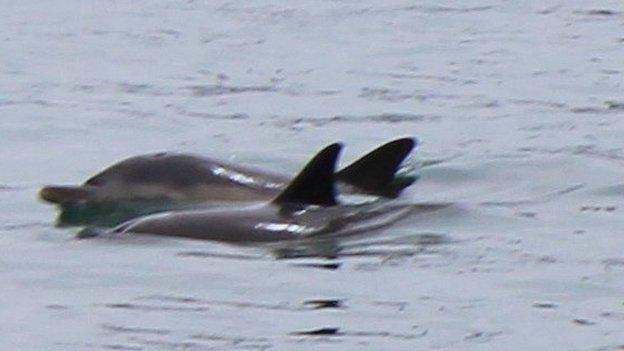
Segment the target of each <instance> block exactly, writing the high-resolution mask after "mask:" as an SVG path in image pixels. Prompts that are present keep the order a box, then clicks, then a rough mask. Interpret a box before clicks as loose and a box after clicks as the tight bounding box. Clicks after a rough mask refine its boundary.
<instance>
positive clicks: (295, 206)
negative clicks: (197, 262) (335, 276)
mask: <svg viewBox="0 0 624 351" xmlns="http://www.w3.org/2000/svg"><path fill="white" fill-rule="evenodd" d="M341 148H342V146H341V145H340V144H337V143H336V144H331V145H329V146H327V147H325V148H324V149H323V150H321V151H320V152H319V153H318V154H317V155H316V156H314V158H312V160H311V161H309V163H308V164H307V165H306V166H305V167H304V168H303V170H302V171H301V172H300V173H299V174H298V175H297V176H296V177H295V178H294V180H292V181H291V182H290V183H289V184H288V185H287V186H286V187H285V188H283V190H282V191H281V192H279V193H278V194H277V196H275V197H274V198H273V199H272V200H270V201H268V202H264V203H261V204H256V205H253V206H245V207H234V208H220V209H208V210H188V211H172V212H165V213H159V214H152V215H148V216H144V217H139V218H136V219H133V220H130V221H128V222H126V223H123V224H121V225H119V226H118V227H116V228H114V229H112V230H111V231H110V233H115V234H126V233H134V234H149V235H159V236H173V237H183V238H191V239H200V240H214V241H221V242H228V243H238V244H249V243H267V242H277V241H284V240H293V239H304V238H315V237H326V236H328V235H329V236H336V235H337V236H343V235H349V234H357V233H361V232H363V231H367V230H369V229H378V228H380V227H385V226H387V225H390V224H392V223H394V222H395V221H397V220H399V219H401V218H404V217H405V216H407V215H409V214H410V213H411V212H412V211H413V210H414V209H416V207H414V206H412V205H392V204H390V205H388V204H386V205H385V206H384V205H380V204H379V203H377V202H373V203H369V204H359V205H353V206H351V205H342V204H339V203H338V201H337V200H336V195H335V182H336V176H335V173H334V168H335V164H336V160H337V158H338V154H339V152H340V150H341ZM444 206H445V205H428V206H420V207H419V208H418V209H419V210H423V209H424V210H437V209H438V208H440V207H444Z"/></svg>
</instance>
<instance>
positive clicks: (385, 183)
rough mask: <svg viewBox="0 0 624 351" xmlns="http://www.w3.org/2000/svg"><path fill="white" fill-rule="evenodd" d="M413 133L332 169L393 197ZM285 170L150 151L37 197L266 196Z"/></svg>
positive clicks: (354, 186) (359, 187) (354, 184)
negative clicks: (279, 172)
mask: <svg viewBox="0 0 624 351" xmlns="http://www.w3.org/2000/svg"><path fill="white" fill-rule="evenodd" d="M415 144H416V142H415V140H414V139H412V138H401V139H397V140H393V141H391V142H389V143H386V144H384V145H382V146H380V147H378V148H377V149H375V150H373V151H372V152H370V153H368V154H366V155H365V156H363V157H361V158H360V159H359V160H357V161H355V162H354V163H353V164H351V165H349V166H348V167H346V168H344V169H343V170H341V171H339V172H337V173H335V174H334V177H335V178H336V180H338V181H339V182H341V183H343V184H345V185H346V187H347V188H349V189H348V190H351V191H352V192H361V193H366V194H371V195H378V196H383V197H389V198H394V197H397V196H398V195H399V194H400V192H401V191H402V190H403V189H404V188H406V187H408V186H409V185H411V184H412V183H413V182H414V181H415V180H416V179H415V177H413V176H412V177H401V178H395V173H396V172H397V170H398V169H399V166H400V165H401V163H402V162H403V160H404V159H405V157H406V156H407V155H408V154H409V153H410V152H411V150H412V149H413V148H414V146H415ZM288 182H289V178H288V177H287V176H284V175H280V174H276V173H272V172H268V171H263V170H259V169H254V168H250V167H242V166H238V165H233V164H230V163H227V162H222V161H218V160H214V159H210V158H205V157H201V156H197V155H190V154H176V153H155V154H147V155H141V156H135V157H131V158H128V159H126V160H123V161H121V162H118V163H116V164H114V165H112V166H110V167H108V168H106V169H104V170H103V171H101V172H100V173H98V174H96V175H94V176H93V177H91V178H89V179H88V180H87V181H86V182H85V183H84V184H82V185H77V186H74V185H69V186H62V185H50V186H44V187H43V188H42V189H41V190H40V192H39V196H40V198H41V199H42V200H44V201H46V202H50V203H53V204H59V205H71V204H84V203H87V204H116V203H124V202H150V201H152V202H170V203H178V202H203V201H257V200H267V199H270V198H272V197H274V196H275V195H277V194H278V193H279V192H280V191H282V190H283V189H284V188H285V186H286V185H287V184H288Z"/></svg>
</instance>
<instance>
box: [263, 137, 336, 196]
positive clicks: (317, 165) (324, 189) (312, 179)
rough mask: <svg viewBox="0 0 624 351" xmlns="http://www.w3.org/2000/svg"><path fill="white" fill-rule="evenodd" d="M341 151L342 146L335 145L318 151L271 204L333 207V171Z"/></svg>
mask: <svg viewBox="0 0 624 351" xmlns="http://www.w3.org/2000/svg"><path fill="white" fill-rule="evenodd" d="M341 149H342V145H341V144H339V143H335V144H331V145H329V146H327V147H325V148H324V149H323V150H321V151H319V153H317V154H316V156H314V157H313V158H312V160H310V161H309V162H308V164H307V165H306V166H305V167H304V168H303V170H301V172H299V174H298V175H297V176H296V177H295V179H294V180H293V181H292V182H290V184H288V186H287V187H286V189H284V191H282V192H281V193H280V194H279V195H278V196H277V197H276V198H275V200H273V202H274V203H277V204H284V203H297V204H307V205H319V206H333V205H335V204H336V196H335V189H334V170H335V168H336V160H337V159H338V154H339V153H340V150H341Z"/></svg>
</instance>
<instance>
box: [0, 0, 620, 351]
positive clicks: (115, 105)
mask: <svg viewBox="0 0 624 351" xmlns="http://www.w3.org/2000/svg"><path fill="white" fill-rule="evenodd" d="M0 8H1V13H2V20H0V43H1V45H0V48H1V51H0V303H1V305H2V307H1V308H0V340H2V348H3V349H6V350H37V351H42V350H59V351H60V350H63V351H67V350H156V351H160V350H192V351H195V350H198V351H199V350H436V349H437V350H450V349H452V350H593V351H608V350H622V349H623V348H624V250H623V249H624V212H623V211H624V3H623V2H622V1H621V0H617V1H615V0H613V1H609V0H602V1H597V0H582V1H581V0H569V1H554V0H545V1H506V0H491V1H483V0H481V1H471V0H465V1H450V0H449V1H433V0H423V1H395V0H390V1H381V2H379V1H370V0H359V1H349V0H335V1H320V0H315V1H312V0H309V1H308V0H303V1H296V2H294V1H269V0H267V1H220V0H217V1H192V0H188V1H173V0H150V1H147V0H134V1H113V0H94V1H78V0H50V1H32V0H30V1H9V0H4V1H0ZM402 136H416V137H417V138H418V140H419V141H420V144H419V146H418V148H417V150H416V151H415V152H414V155H413V157H412V159H411V160H410V162H411V164H414V165H417V167H419V169H420V170H419V174H420V176H421V178H420V180H419V181H418V182H417V183H416V184H415V185H414V186H413V187H411V188H410V189H409V190H408V191H407V192H405V193H404V194H403V197H402V198H401V199H399V200H398V201H405V202H408V203H426V202H448V203H452V205H451V206H450V207H447V208H445V209H442V210H440V211H436V212H432V213H427V214H422V215H418V216H411V217H410V218H407V219H406V220H404V221H402V222H400V223H397V225H395V226H393V227H391V228H389V229H387V230H385V231H384V232H381V233H375V234H371V235H365V236H362V237H358V238H354V239H353V240H350V241H348V242H345V243H342V244H341V245H340V247H338V248H332V250H334V251H335V253H334V254H333V255H329V256H327V255H326V256H315V255H307V256H306V255H301V256H305V257H289V256H283V255H282V256H280V255H276V253H275V252H274V251H273V250H269V249H267V248H263V247H238V246H229V245H224V244H218V243H211V242H200V241H193V240H178V239H170V238H149V237H108V238H98V239H93V240H79V239H77V238H76V233H77V232H78V231H79V229H80V228H72V227H70V228H58V227H56V226H55V218H56V215H57V211H56V209H55V208H54V207H52V206H50V205H47V204H44V203H42V202H40V201H38V200H37V191H38V189H39V188H40V187H41V186H42V185H44V184H74V183H80V182H82V181H84V180H85V179H86V178H87V177H89V176H90V175H92V174H94V173H96V172H97V171H99V170H101V169H102V168H104V167H106V166H108V165H110V164H112V163H114V162H117V161H119V160H121V159H124V158H126V157H130V156H134V155H139V154H142V153H148V152H155V151H178V152H189V153H196V154H200V155H205V156H208V157H214V158H220V159H224V160H228V161H231V162H235V163H240V164H245V165H253V166H257V167H262V168H266V169H270V170H273V171H276V172H281V173H284V174H290V175H294V174H295V173H296V172H297V170H298V169H299V168H300V167H301V166H302V165H303V164H304V163H305V162H306V161H307V160H308V159H309V158H310V157H311V156H312V155H313V154H314V153H315V152H316V151H317V150H319V149H320V148H322V147H323V146H324V145H327V144H329V143H332V142H335V141H341V142H343V143H344V144H345V150H344V153H343V156H342V158H341V162H342V164H343V165H344V164H347V163H348V162H349V161H351V160H354V159H355V158H357V157H358V156H359V155H361V154H363V153H365V152H367V151H369V150H371V149H373V148H374V147H376V146H378V145H379V144H381V143H383V142H386V141H389V140H391V139H393V138H396V137H402Z"/></svg>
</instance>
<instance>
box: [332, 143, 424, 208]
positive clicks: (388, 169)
mask: <svg viewBox="0 0 624 351" xmlns="http://www.w3.org/2000/svg"><path fill="white" fill-rule="evenodd" d="M414 146H416V140H415V139H414V138H401V139H396V140H393V141H391V142H389V143H386V144H383V145H382V146H380V147H378V148H376V149H375V150H373V151H371V152H369V153H368V154H366V155H364V156H362V157H361V158H359V159H358V160H357V161H355V162H353V163H352V164H351V165H349V166H347V167H346V168H344V169H343V170H341V171H339V172H337V173H336V175H335V177H336V180H339V181H342V182H345V183H347V184H351V185H353V186H355V187H357V188H359V189H361V190H364V191H366V192H368V193H370V194H374V195H380V196H386V197H397V196H398V195H399V193H400V192H401V190H403V189H404V188H405V187H407V186H409V185H411V184H412V183H413V182H414V181H415V179H413V180H410V181H405V180H403V179H401V180H396V181H395V173H396V172H397V170H398V169H399V166H400V165H401V163H402V162H403V160H404V159H405V157H407V155H409V153H410V152H411V151H412V149H413V148H414Z"/></svg>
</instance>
